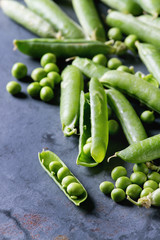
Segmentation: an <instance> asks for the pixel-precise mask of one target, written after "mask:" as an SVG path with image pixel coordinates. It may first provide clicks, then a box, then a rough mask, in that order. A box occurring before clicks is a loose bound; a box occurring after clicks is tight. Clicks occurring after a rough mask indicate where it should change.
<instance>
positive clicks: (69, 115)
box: [60, 65, 83, 136]
mask: <svg viewBox="0 0 160 240" xmlns="http://www.w3.org/2000/svg"><path fill="white" fill-rule="evenodd" d="M82 89H83V76H82V74H81V72H80V70H79V69H78V68H76V67H75V66H72V65H70V66H67V67H66V68H65V69H64V70H63V72H62V82H61V98H60V119H61V124H62V130H63V132H64V135H65V136H71V135H72V134H74V133H76V132H77V124H78V119H79V109H80V93H81V90H82Z"/></svg>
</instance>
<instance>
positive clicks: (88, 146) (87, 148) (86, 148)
mask: <svg viewBox="0 0 160 240" xmlns="http://www.w3.org/2000/svg"><path fill="white" fill-rule="evenodd" d="M91 146H92V143H86V144H85V145H84V146H83V152H84V154H85V155H87V156H91Z"/></svg>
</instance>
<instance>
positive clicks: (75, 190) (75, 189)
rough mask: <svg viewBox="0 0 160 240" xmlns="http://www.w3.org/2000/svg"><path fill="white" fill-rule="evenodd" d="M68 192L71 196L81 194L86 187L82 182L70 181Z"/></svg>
mask: <svg viewBox="0 0 160 240" xmlns="http://www.w3.org/2000/svg"><path fill="white" fill-rule="evenodd" d="M67 192H68V194H69V195H70V196H77V197H78V196H80V195H82V193H83V192H84V189H83V187H82V185H81V184H80V183H75V182H74V183H70V184H69V185H68V187H67Z"/></svg>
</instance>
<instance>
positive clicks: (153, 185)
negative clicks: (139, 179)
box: [143, 180, 158, 190]
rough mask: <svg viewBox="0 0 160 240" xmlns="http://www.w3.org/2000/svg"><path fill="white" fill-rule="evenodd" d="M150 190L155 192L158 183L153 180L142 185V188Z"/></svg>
mask: <svg viewBox="0 0 160 240" xmlns="http://www.w3.org/2000/svg"><path fill="white" fill-rule="evenodd" d="M148 187H150V188H152V189H153V190H156V189H157V188H158V183H157V182H155V181H153V180H148V181H146V182H145V183H144V185H143V188H148Z"/></svg>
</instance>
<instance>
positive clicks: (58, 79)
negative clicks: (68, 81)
mask: <svg viewBox="0 0 160 240" xmlns="http://www.w3.org/2000/svg"><path fill="white" fill-rule="evenodd" d="M47 77H48V78H50V79H52V81H53V82H54V84H58V83H60V82H61V81H62V78H61V76H60V75H59V73H57V72H49V73H48V74H47Z"/></svg>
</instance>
